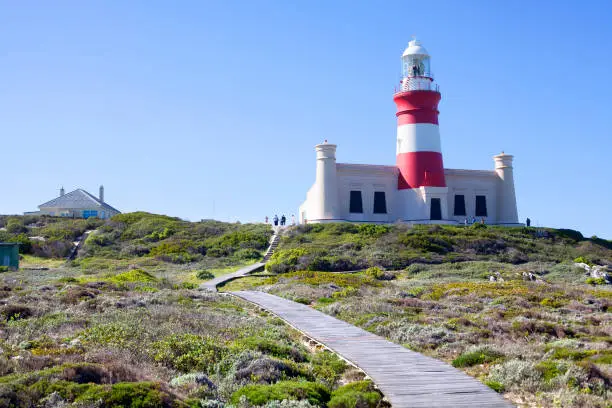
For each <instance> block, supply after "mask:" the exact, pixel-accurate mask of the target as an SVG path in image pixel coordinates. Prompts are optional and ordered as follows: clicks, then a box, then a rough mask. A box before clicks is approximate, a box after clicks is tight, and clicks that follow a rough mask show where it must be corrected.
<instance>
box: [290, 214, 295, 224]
mask: <svg viewBox="0 0 612 408" xmlns="http://www.w3.org/2000/svg"><path fill="white" fill-rule="evenodd" d="M291 225H295V214H291Z"/></svg>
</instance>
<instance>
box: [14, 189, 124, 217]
mask: <svg viewBox="0 0 612 408" xmlns="http://www.w3.org/2000/svg"><path fill="white" fill-rule="evenodd" d="M38 209H39V211H35V212H27V213H25V214H34V215H50V216H55V217H68V218H90V217H96V218H100V219H108V218H111V217H112V216H114V215H117V214H121V211H119V210H117V209H116V208H114V207H111V206H110V205H108V204H107V203H106V202H105V201H104V186H100V194H99V196H98V197H95V196H94V195H92V194H90V193H88V192H87V191H85V190H83V189H80V188H79V189H77V190H74V191H71V192H70V193H65V191H64V188H63V187H62V188H61V189H60V195H59V197H57V198H54V199H53V200H51V201H48V202H46V203H44V204H41V205H39V206H38Z"/></svg>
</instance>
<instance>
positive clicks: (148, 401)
mask: <svg viewBox="0 0 612 408" xmlns="http://www.w3.org/2000/svg"><path fill="white" fill-rule="evenodd" d="M76 402H81V403H100V402H101V403H102V406H104V407H109V408H124V407H134V408H158V407H172V406H174V404H173V403H172V400H171V398H170V397H169V396H168V395H167V394H166V393H164V392H163V391H162V390H161V388H160V386H159V385H158V384H155V383H151V382H137V383H117V384H113V385H96V386H90V387H88V389H87V391H85V392H84V393H83V394H82V395H80V396H79V397H78V398H77V399H76Z"/></svg>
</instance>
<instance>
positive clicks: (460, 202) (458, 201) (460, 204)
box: [453, 194, 467, 215]
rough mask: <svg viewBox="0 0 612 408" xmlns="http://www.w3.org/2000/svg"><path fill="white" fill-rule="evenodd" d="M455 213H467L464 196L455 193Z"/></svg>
mask: <svg viewBox="0 0 612 408" xmlns="http://www.w3.org/2000/svg"><path fill="white" fill-rule="evenodd" d="M453 214H455V215H467V214H466V212H465V196H464V195H458V194H457V195H455V212H454V213H453Z"/></svg>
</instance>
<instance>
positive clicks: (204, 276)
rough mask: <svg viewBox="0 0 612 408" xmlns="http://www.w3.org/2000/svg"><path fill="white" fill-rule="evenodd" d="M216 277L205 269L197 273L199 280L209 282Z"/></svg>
mask: <svg viewBox="0 0 612 408" xmlns="http://www.w3.org/2000/svg"><path fill="white" fill-rule="evenodd" d="M214 277H215V275H213V274H212V273H211V272H209V271H207V270H205V269H203V270H201V271H197V272H196V278H198V279H202V280H208V279H212V278H214Z"/></svg>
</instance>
